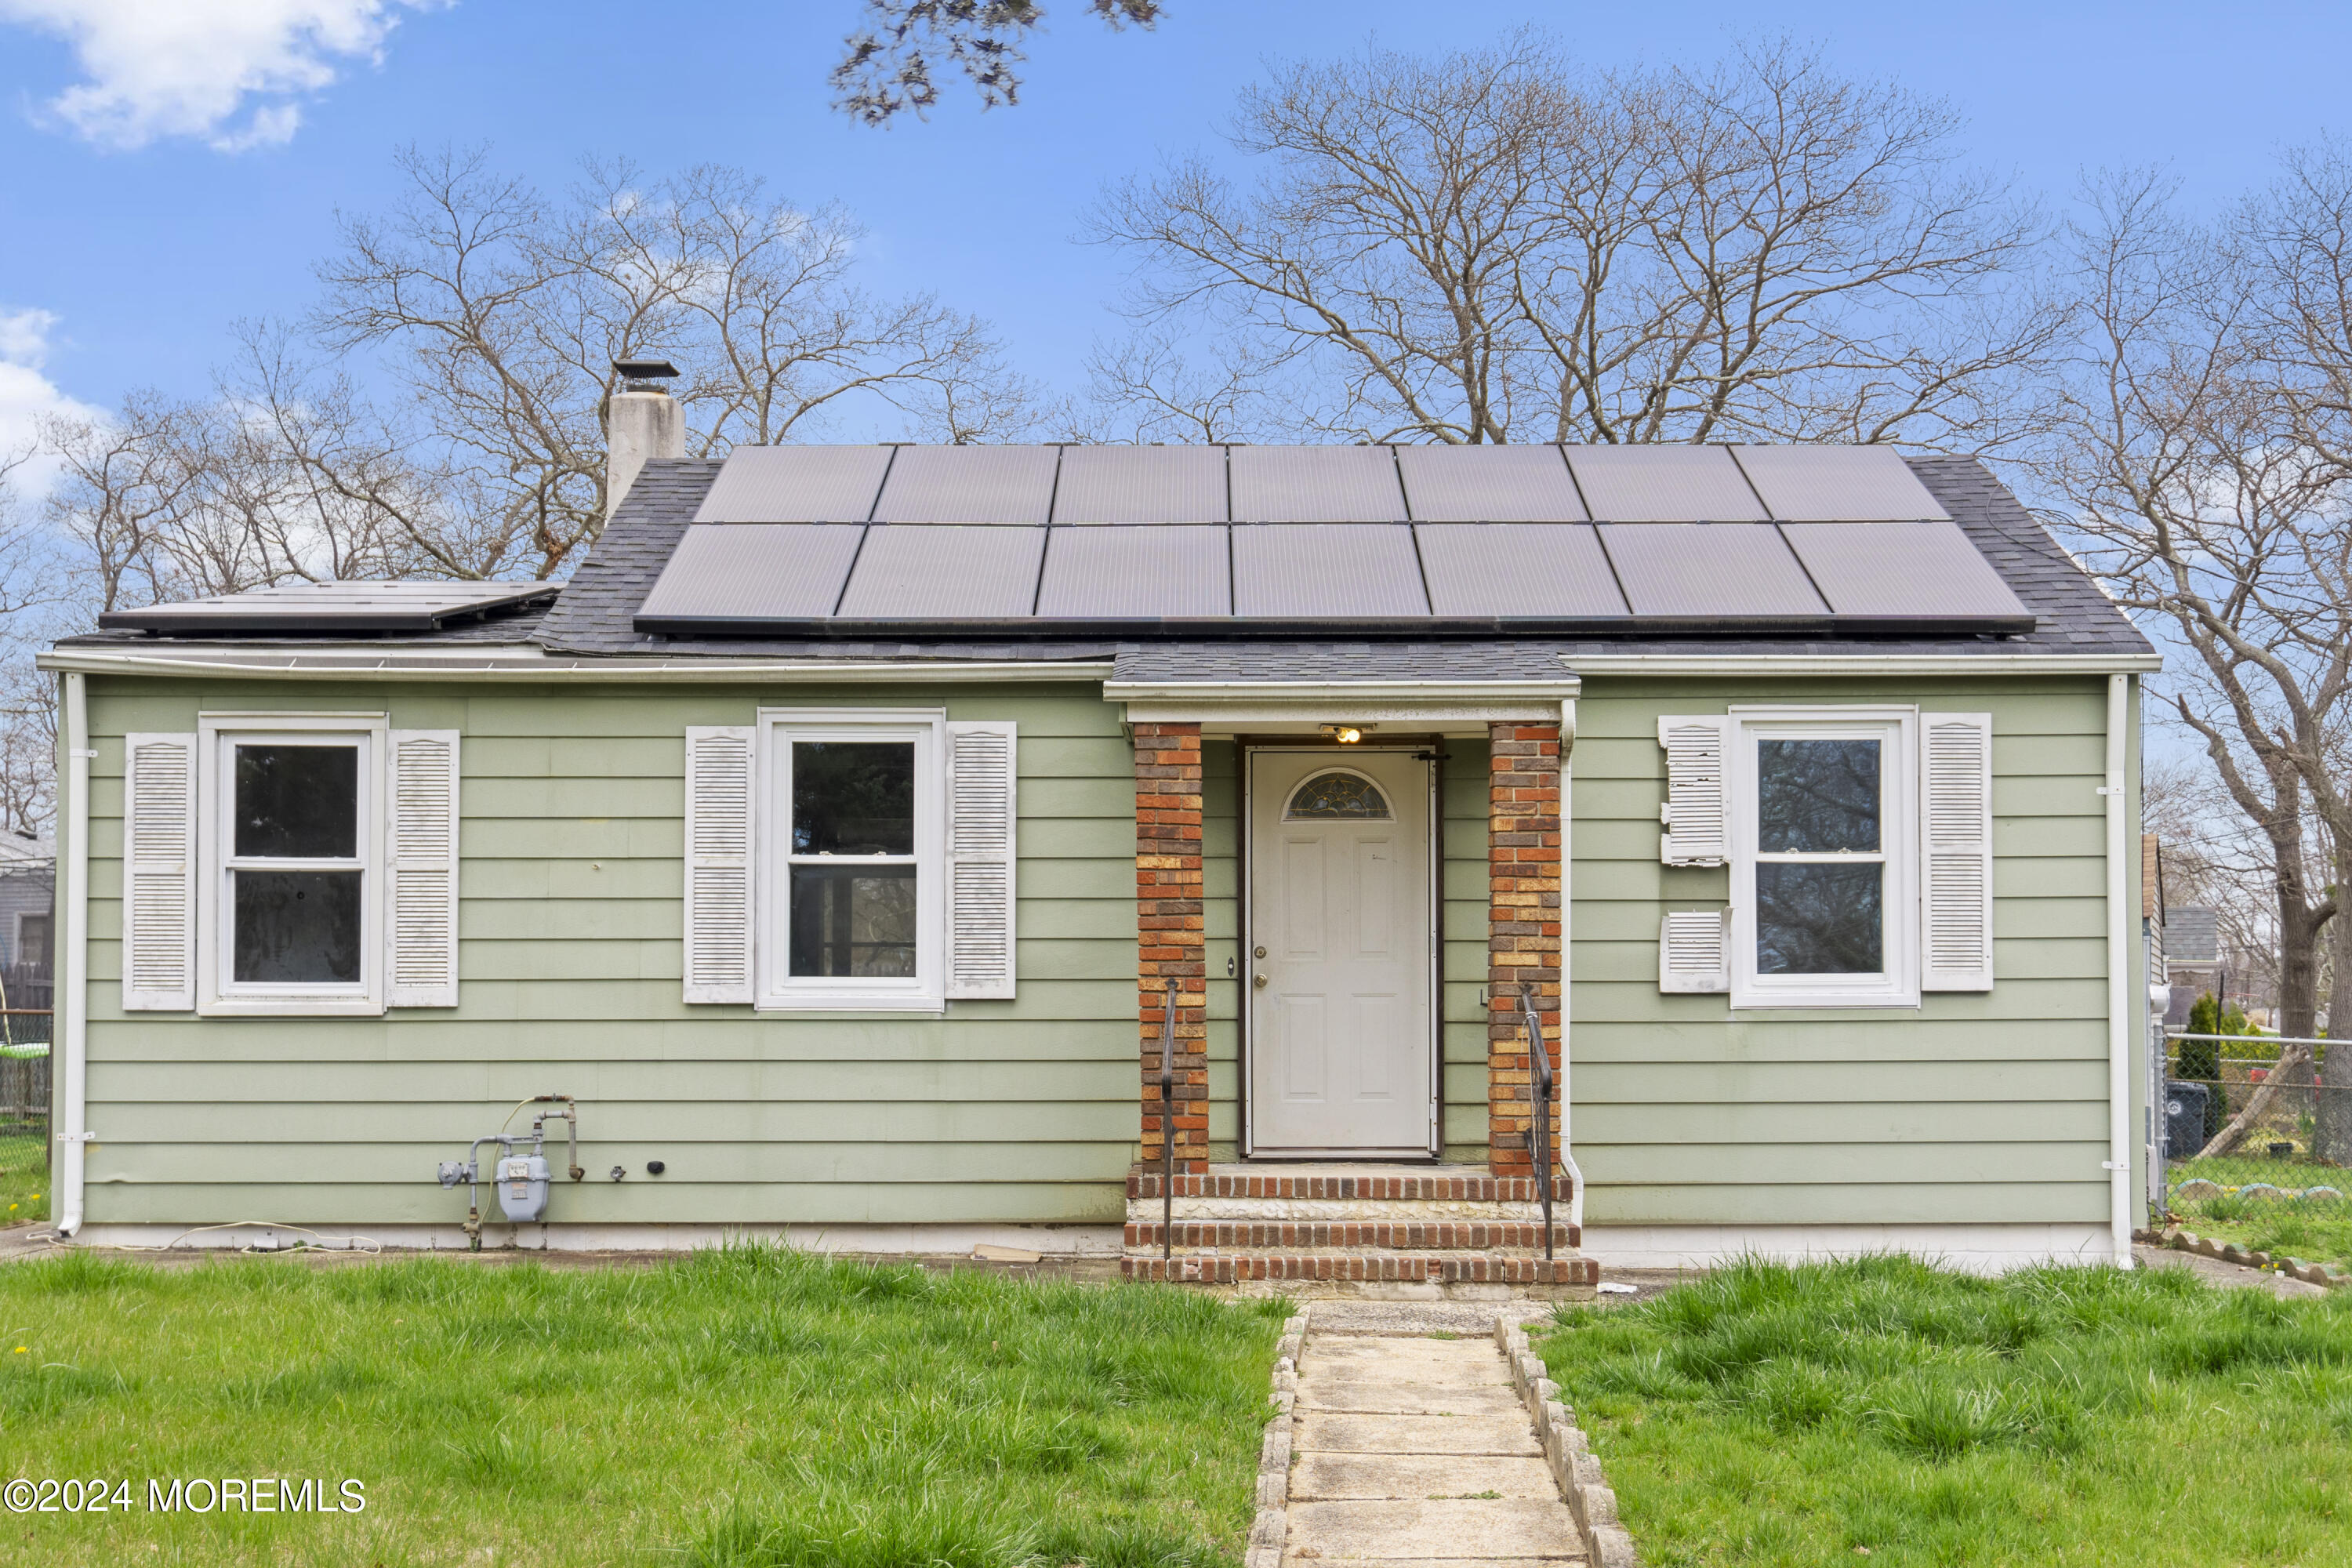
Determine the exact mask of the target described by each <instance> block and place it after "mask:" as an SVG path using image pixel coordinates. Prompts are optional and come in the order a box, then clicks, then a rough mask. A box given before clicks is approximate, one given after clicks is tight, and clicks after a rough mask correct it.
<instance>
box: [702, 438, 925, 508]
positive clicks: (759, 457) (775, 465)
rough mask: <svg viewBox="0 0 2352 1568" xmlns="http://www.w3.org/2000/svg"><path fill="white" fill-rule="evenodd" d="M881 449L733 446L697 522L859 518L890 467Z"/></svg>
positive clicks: (885, 450)
mask: <svg viewBox="0 0 2352 1568" xmlns="http://www.w3.org/2000/svg"><path fill="white" fill-rule="evenodd" d="M890 452H891V448H890V447H736V448H735V449H734V450H733V451H732V452H730V453H728V454H727V461H726V462H725V463H723V464H721V465H720V466H719V477H718V479H714V480H712V481H711V485H710V489H709V493H707V494H706V495H704V496H703V498H702V505H701V506H700V507H699V508H698V509H697V510H696V511H695V514H694V521H697V522H864V521H866V516H867V514H868V513H870V512H872V511H873V510H874V498H875V497H876V496H877V495H879V494H880V493H881V490H882V475H883V473H884V472H885V471H886V470H887V468H889V467H890Z"/></svg>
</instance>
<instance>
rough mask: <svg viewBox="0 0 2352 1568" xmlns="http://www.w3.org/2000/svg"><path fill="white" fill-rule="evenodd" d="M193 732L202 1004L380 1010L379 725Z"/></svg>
mask: <svg viewBox="0 0 2352 1568" xmlns="http://www.w3.org/2000/svg"><path fill="white" fill-rule="evenodd" d="M199 735H200V739H199V753H200V762H199V765H200V769H201V773H200V782H199V784H198V789H197V795H198V799H199V800H200V802H201V803H202V805H203V807H204V810H203V814H202V815H203V818H204V826H203V843H202V846H201V847H200V851H199V864H200V865H202V866H204V867H205V873H206V874H205V875H203V876H202V877H201V878H200V884H201V885H200V886H199V888H198V889H197V900H198V905H199V908H198V911H197V922H196V926H197V932H198V945H199V952H198V965H197V967H198V972H199V975H200V977H201V984H202V988H203V1001H204V1005H205V1007H206V1009H207V1010H208V1011H219V1012H242V1011H252V1012H277V1011H300V1012H304V1013H314V1014H315V1013H331V1012H346V1011H347V1012H355V1013H375V1012H380V1011H382V1009H383V957H382V952H381V949H382V946H383V938H382V936H381V934H380V931H379V925H378V921H379V906H380V904H381V902H382V891H381V883H382V879H383V797H382V790H381V787H380V783H379V781H380V779H381V776H382V773H383V766H384V763H383V756H384V752H383V746H384V742H385V728H384V725H383V722H382V721H373V722H371V721H359V722H357V723H354V722H353V721H351V720H346V719H332V720H326V719H304V718H288V719H272V720H268V721H261V722H258V723H257V724H255V725H254V726H252V727H245V726H242V725H239V724H236V723H234V722H226V721H217V720H213V719H206V720H205V721H204V723H203V726H202V729H201V730H200V731H199Z"/></svg>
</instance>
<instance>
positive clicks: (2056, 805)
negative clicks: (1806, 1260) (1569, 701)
mask: <svg viewBox="0 0 2352 1568" xmlns="http://www.w3.org/2000/svg"><path fill="white" fill-rule="evenodd" d="M1874 701H1877V702H1887V703H1903V704H1916V706H1918V707H1919V708H1920V709H1921V710H1925V711H1930V712H1937V711H1941V712H1990V713H1991V715H1992V722H1993V773H1994V778H1993V809H1994V824H1993V853H1994V866H1993V893H1994V898H1993V933H1994V944H1993V965H1994V977H1995V983H1994V987H1993V989H1992V990H1991V991H1990V992H1987V993H1951V994H1928V995H1927V996H1925V997H1923V998H1922V1000H1921V1004H1920V1005H1919V1006H1918V1007H1916V1008H1886V1009H1832V1008H1815V1009H1807V1010H1790V1011H1786V1012H1781V1011H1750V1010H1743V1011H1740V1012H1738V1013H1735V1012H1733V1011H1732V1010H1731V1008H1730V1006H1729V999H1728V998H1727V997H1726V996H1722V995H1664V994H1660V993H1659V990H1658V984H1657V974H1658V923H1659V920H1660V918H1661V917H1662V916H1663V915H1664V912H1665V911H1666V910H1703V909H1719V908H1721V907H1722V906H1723V905H1724V903H1725V901H1726V900H1727V898H1728V897H1729V891H1730V878H1731V874H1730V872H1729V870H1728V869H1725V868H1684V867H1670V866H1664V865H1662V864H1661V863H1660V861H1659V858H1658V839H1659V835H1660V832H1661V828H1660V825H1659V819H1658V807H1659V805H1660V803H1661V802H1662V801H1663V800H1664V790H1665V754H1664V751H1663V750H1662V749H1661V748H1660V747H1659V745H1658V738H1657V732H1658V731H1657V726H1658V720H1659V718H1660V716H1661V715H1664V714H1712V713H1723V712H1726V711H1727V710H1728V708H1729V706H1730V705H1731V704H1733V703H1735V702H1736V703H1738V704H1741V705H1743V706H1744V705H1751V704H1755V705H1770V704H1780V703H1787V704H1796V705H1813V704H1846V703H1868V702H1874ZM2105 702H2106V695H2105V681H2104V680H2103V679H2098V678H2090V679H2000V680H1979V681H1966V680H1951V679H1947V680H1905V681H1899V682H1898V681H1885V680H1882V681H1869V682H1864V681H1852V680H1849V681H1830V680H1810V681H1799V680H1791V681H1785V682H1765V681H1741V682H1738V683H1737V684H1736V685H1735V684H1733V683H1729V682H1724V681H1712V682H1706V681H1696V680H1633V679H1590V680H1588V681H1587V682H1586V684H1585V689H1584V692H1583V694H1582V696H1581V697H1580V700H1578V702H1577V706H1576V717H1577V734H1576V742H1575V748H1574V751H1573V753H1572V758H1571V763H1572V773H1571V783H1570V833H1571V845H1572V847H1571V865H1570V892H1569V904H1570V917H1569V930H1570V1055H1571V1058H1572V1070H1571V1079H1570V1083H1571V1089H1572V1092H1573V1095H1574V1110H1573V1121H1572V1123H1571V1125H1572V1130H1573V1133H1574V1139H1575V1152H1576V1157H1577V1160H1578V1163H1580V1165H1581V1167H1582V1168H1583V1171H1584V1173H1585V1176H1586V1178H1587V1180H1588V1182H1589V1183H1590V1189H1589V1192H1588V1195H1587V1199H1586V1205H1585V1218H1586V1220H1587V1221H1588V1222H1589V1223H1591V1224H1596V1225H1611V1224H1619V1225H1635V1224H1649V1225H1674V1224H1709V1225H1737V1224H1777V1225H1792V1224H1820V1225H1826V1224H1849V1223H1878V1224H1935V1223H1950V1224H1969V1223H1997V1222H2032V1223H2046V1224H2060V1223H2069V1222H2072V1223H2099V1222H2102V1221H2104V1220H2105V1217H2106V1214H2107V1184H2106V1173H2105V1170H2104V1169H2103V1166H2102V1162H2103V1161H2105V1159H2106V1158H2107V1142H2106V1139H2107V1029H2106V984H2107V983H2106V926H2105V916H2106V903H2105V875H2106V871H2105V815H2104V814H2105V801H2104V800H2103V798H2102V797H2101V796H2100V795H2099V793H2098V791H2099V787H2100V785H2101V784H2102V783H2103V782H2104V778H2103V774H2102V769H2103V766H2104V754H2105V753H2104V746H2105V741H2104V734H2105V724H2106V707H2105ZM2133 843H2134V846H2135V848H2136V847H2137V839H2134V840H2133ZM2130 863H2131V866H2132V868H2133V870H2134V873H2135V875H2136V874H2137V865H2138V857H2137V854H2135V855H2133V856H2132V857H2131V858H2130Z"/></svg>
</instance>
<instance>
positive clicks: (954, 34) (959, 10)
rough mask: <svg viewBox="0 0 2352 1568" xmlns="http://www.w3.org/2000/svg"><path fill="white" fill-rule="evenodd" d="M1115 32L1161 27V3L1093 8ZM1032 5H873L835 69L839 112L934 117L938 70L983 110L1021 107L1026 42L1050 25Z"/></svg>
mask: <svg viewBox="0 0 2352 1568" xmlns="http://www.w3.org/2000/svg"><path fill="white" fill-rule="evenodd" d="M1087 10H1089V11H1091V12H1093V13H1094V14H1095V16H1097V17H1099V18H1100V19H1101V20H1103V21H1104V22H1106V23H1108V25H1109V26H1110V28H1111V30H1112V31H1113V32H1117V31H1118V30H1119V29H1121V28H1123V27H1125V26H1127V25H1128V24H1129V23H1130V22H1132V23H1134V24H1135V25H1136V26H1139V27H1145V28H1149V27H1151V26H1154V25H1156V24H1157V23H1158V22H1159V20H1160V15H1161V11H1162V7H1161V5H1160V0H1087ZM1044 23H1045V7H1044V6H1042V5H1033V4H1031V0H866V26H864V27H863V28H861V29H860V30H859V31H857V32H855V33H852V34H851V35H850V36H849V37H847V38H846V39H845V40H843V44H844V52H843V55H842V58H841V63H840V64H839V65H837V66H835V67H834V68H833V88H834V92H835V95H836V96H835V99H834V103H833V106H834V107H835V109H838V110H841V111H842V112H844V113H845V114H849V115H852V116H854V117H856V119H859V120H862V121H865V122H866V124H868V125H886V124H887V123H889V121H891V120H893V119H895V118H896V117H898V115H900V114H904V113H907V112H908V111H910V110H911V111H912V112H913V113H914V114H915V116H916V117H917V118H918V119H921V118H924V117H927V116H928V115H929V112H930V111H931V110H932V109H934V108H936V107H937V106H938V104H939V101H940V89H939V84H938V83H937V82H935V81H933V80H932V79H931V72H932V69H933V67H934V64H935V63H936V62H941V61H943V62H944V63H945V64H946V65H948V66H949V67H950V68H954V69H957V70H961V72H963V74H964V75H965V76H966V77H968V78H970V79H971V85H972V87H973V89H975V90H977V91H978V93H979V94H980V102H981V107H982V108H983V109H994V108H997V107H999V106H1000V105H1005V104H1013V103H1018V102H1020V101H1021V74H1020V69H1019V68H1020V66H1021V65H1022V63H1023V62H1024V61H1025V60H1026V59H1027V58H1028V57H1027V56H1026V55H1024V54H1023V53H1022V52H1021V40H1022V39H1023V38H1024V37H1027V36H1028V35H1029V34H1031V33H1033V32H1034V31H1035V30H1036V29H1037V28H1038V27H1040V26H1043V25H1044Z"/></svg>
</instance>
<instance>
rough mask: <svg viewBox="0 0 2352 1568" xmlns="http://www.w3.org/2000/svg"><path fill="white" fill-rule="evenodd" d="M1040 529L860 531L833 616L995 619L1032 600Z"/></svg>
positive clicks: (1041, 549) (1041, 545)
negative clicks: (862, 534)
mask: <svg viewBox="0 0 2352 1568" xmlns="http://www.w3.org/2000/svg"><path fill="white" fill-rule="evenodd" d="M1044 553H1045V530H1044V529H1042V528H993V527H957V526H954V525H952V524H945V525H934V526H929V527H913V528H908V527H900V528H885V527H882V526H880V525H878V524H877V525H876V526H875V527H873V528H870V529H868V530H866V543H865V547H864V548H863V549H861V550H860V551H859V552H857V564H856V567H855V568H853V569H852V570H851V572H850V574H849V586H848V588H847V590H846V591H845V592H844V593H843V595H842V596H841V609H840V611H839V616H840V618H841V619H843V620H845V621H904V620H999V619H1004V618H1008V617H1013V616H1026V615H1028V614H1029V612H1030V606H1031V605H1034V603H1035V602H1036V596H1037V565H1038V561H1039V559H1040V557H1042V556H1043V555H1044Z"/></svg>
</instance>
